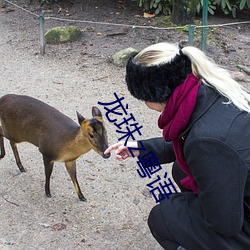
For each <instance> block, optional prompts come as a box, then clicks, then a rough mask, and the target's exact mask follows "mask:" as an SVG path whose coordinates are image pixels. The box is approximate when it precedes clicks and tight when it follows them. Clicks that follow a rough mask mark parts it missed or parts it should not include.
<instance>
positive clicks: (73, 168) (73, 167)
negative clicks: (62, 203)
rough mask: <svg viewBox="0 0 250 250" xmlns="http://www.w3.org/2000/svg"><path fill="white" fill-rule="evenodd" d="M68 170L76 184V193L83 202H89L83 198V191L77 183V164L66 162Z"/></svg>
mask: <svg viewBox="0 0 250 250" xmlns="http://www.w3.org/2000/svg"><path fill="white" fill-rule="evenodd" d="M65 166H66V169H67V171H68V173H69V175H70V178H71V180H72V181H73V183H74V187H75V190H76V193H77V194H78V197H79V199H80V200H81V201H87V200H86V198H85V197H84V196H83V194H82V191H81V189H80V186H79V184H78V181H77V177H76V162H75V161H68V162H65Z"/></svg>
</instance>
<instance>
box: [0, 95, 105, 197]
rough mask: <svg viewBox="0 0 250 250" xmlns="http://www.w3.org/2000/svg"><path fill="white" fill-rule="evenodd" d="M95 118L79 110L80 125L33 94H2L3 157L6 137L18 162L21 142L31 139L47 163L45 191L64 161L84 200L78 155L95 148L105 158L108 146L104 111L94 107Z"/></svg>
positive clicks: (0, 139) (0, 134)
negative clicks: (57, 167) (77, 166)
mask: <svg viewBox="0 0 250 250" xmlns="http://www.w3.org/2000/svg"><path fill="white" fill-rule="evenodd" d="M92 115H93V118H91V119H86V118H84V117H83V116H82V115H81V114H80V113H78V112H77V117H78V122H79V124H80V126H79V125H78V124H77V123H75V122H74V121H73V120H72V119H70V118H69V117H67V116H66V115H64V114H62V113H61V112H60V111H58V110H56V109H55V108H53V107H51V106H49V105H48V104H46V103H44V102H41V101H39V100H37V99H34V98H32V97H29V96H24V95H14V94H9V95H5V96H3V97H1V98H0V120H1V126H0V149H1V154H0V158H3V157H4V156H5V149H4V140H3V137H5V138H7V139H9V141H10V145H11V147H12V150H13V153H14V156H15V159H16V164H17V166H18V168H19V169H20V171H21V172H25V169H24V167H23V165H22V163H21V161H20V157H19V154H18V151H17V146H16V144H17V143H20V142H29V143H32V144H33V145H35V146H37V147H38V148H39V151H40V152H41V153H42V155H43V162H44V167H45V177H46V181H45V193H46V195H47V196H48V197H51V194H50V176H51V173H52V170H53V165H54V162H64V163H65V166H66V169H67V171H68V173H69V175H70V177H71V179H72V181H73V183H74V187H75V189H76V192H77V194H78V197H79V199H80V200H81V201H86V198H85V197H84V196H83V194H82V192H81V189H80V186H79V184H78V181H77V176H76V159H77V158H78V157H79V156H81V155H83V154H85V153H87V152H88V151H90V150H91V149H94V150H95V151H96V152H97V153H98V154H100V155H101V156H102V157H103V158H109V157H110V153H109V154H104V151H105V150H106V149H107V148H108V142H107V141H108V138H107V132H106V129H105V127H104V122H103V120H102V114H101V111H100V110H99V109H98V108H97V107H92Z"/></svg>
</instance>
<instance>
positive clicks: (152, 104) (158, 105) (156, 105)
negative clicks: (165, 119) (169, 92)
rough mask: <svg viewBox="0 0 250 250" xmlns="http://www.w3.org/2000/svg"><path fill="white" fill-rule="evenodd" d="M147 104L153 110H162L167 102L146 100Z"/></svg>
mask: <svg viewBox="0 0 250 250" xmlns="http://www.w3.org/2000/svg"><path fill="white" fill-rule="evenodd" d="M145 104H146V106H147V107H148V108H150V109H152V110H155V111H158V112H162V111H163V110H164V108H165V106H166V104H165V103H157V102H145Z"/></svg>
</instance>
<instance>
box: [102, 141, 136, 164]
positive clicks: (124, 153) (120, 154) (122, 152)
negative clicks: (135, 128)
mask: <svg viewBox="0 0 250 250" xmlns="http://www.w3.org/2000/svg"><path fill="white" fill-rule="evenodd" d="M124 143H125V142H124V141H123V142H118V143H116V144H113V145H111V146H110V147H108V148H107V149H106V150H105V152H104V154H108V153H110V152H111V151H113V150H115V157H116V158H117V159H118V160H120V161H122V160H125V159H126V158H128V157H132V155H131V154H130V152H129V150H128V147H129V148H138V143H137V142H136V141H135V142H127V145H126V146H124ZM132 152H133V154H134V156H135V157H137V156H139V150H136V149H135V150H132Z"/></svg>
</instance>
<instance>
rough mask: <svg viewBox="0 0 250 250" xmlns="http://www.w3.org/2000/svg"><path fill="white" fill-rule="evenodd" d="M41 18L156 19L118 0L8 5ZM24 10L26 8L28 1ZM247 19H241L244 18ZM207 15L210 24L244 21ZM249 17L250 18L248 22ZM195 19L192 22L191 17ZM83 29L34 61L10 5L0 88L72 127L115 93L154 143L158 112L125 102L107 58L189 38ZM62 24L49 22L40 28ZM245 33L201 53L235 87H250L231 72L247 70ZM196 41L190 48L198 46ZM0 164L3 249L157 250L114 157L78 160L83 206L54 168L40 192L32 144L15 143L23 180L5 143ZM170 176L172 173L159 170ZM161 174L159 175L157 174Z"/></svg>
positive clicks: (140, 199)
mask: <svg viewBox="0 0 250 250" xmlns="http://www.w3.org/2000/svg"><path fill="white" fill-rule="evenodd" d="M13 2H14V3H17V2H18V5H20V6H22V7H24V8H25V9H28V10H29V11H31V12H32V13H36V14H39V13H40V12H41V10H45V16H46V17H48V16H51V17H60V18H65V19H71V20H72V19H74V20H88V21H98V22H108V23H117V24H130V25H144V26H149V25H152V24H153V23H154V22H155V21H157V20H158V19H159V17H157V18H153V19H145V18H143V11H142V10H141V9H139V8H138V7H137V6H136V4H135V2H132V1H129V0H127V1H125V0H122V1H118V0H107V1H105V4H103V3H104V1H97V0H85V1H80V0H79V1H71V3H70V4H66V2H67V1H62V2H61V1H60V2H61V3H60V4H55V5H53V7H52V8H49V7H48V6H43V7H40V6H39V5H37V3H35V2H36V1H13ZM27 2H28V3H27ZM246 16H247V15H246ZM246 16H245V17H244V16H242V17H241V18H240V17H238V19H236V20H235V19H231V18H229V17H227V18H225V17H209V23H210V24H212V23H213V24H218V23H229V22H230V23H231V22H239V21H246V20H247V17H246ZM248 16H249V15H248ZM197 19H199V18H197ZM70 24H74V25H78V26H80V27H81V28H82V30H83V31H84V34H83V37H82V38H81V40H80V41H78V42H75V43H67V44H62V45H46V54H45V55H44V56H41V55H40V54H39V23H38V18H37V17H36V16H34V15H32V14H30V13H27V12H25V11H23V10H20V9H17V8H16V7H14V6H12V5H7V6H6V7H5V8H2V9H0V34H1V35H0V62H1V63H0V86H1V96H2V95H4V94H7V93H18V94H25V95H30V96H33V97H36V98H39V99H40V100H43V101H45V102H46V103H48V104H50V105H52V106H54V107H56V108H57V109H59V110H60V111H61V112H63V113H65V114H66V115H68V116H69V117H71V118H72V119H73V120H75V121H77V119H76V114H75V111H76V110H78V111H79V112H80V113H82V114H83V115H84V116H86V117H89V118H90V117H91V107H92V106H94V105H97V106H99V108H100V109H101V110H102V111H103V114H105V113H104V109H103V107H102V106H100V105H98V104H97V103H98V101H100V102H111V101H113V100H114V93H116V94H117V95H118V96H119V97H122V96H124V98H125V99H124V103H127V104H128V105H129V111H130V112H131V113H133V115H134V117H135V118H136V121H137V122H138V123H139V124H140V125H143V129H142V130H141V133H142V136H139V135H135V137H136V139H145V138H151V137H155V136H160V135H161V131H160V130H159V129H158V128H157V118H158V114H157V113H155V112H152V111H149V110H148V109H147V108H146V107H145V105H144V104H143V103H141V102H138V101H137V100H135V99H134V98H133V97H131V96H130V94H129V92H128V91H127V89H126V85H125V81H124V76H125V70H124V68H119V67H116V66H115V65H113V64H112V62H111V60H110V58H111V55H112V54H114V53H115V52H117V51H118V50H120V49H124V48H127V47H134V48H136V49H138V50H140V49H142V48H144V47H145V46H147V45H149V44H152V43H155V42H158V41H170V42H179V41H181V40H187V38H188V34H187V32H180V31H178V30H153V29H148V30H147V29H141V28H131V27H124V26H111V25H105V24H86V23H81V22H73V23H72V22H71V23H70ZM61 25H69V22H65V21H55V20H51V19H47V20H46V26H45V27H46V30H47V29H49V28H52V27H55V26H61ZM249 34H250V25H249V23H248V24H241V25H232V26H227V28H225V27H224V28H222V27H219V28H213V29H209V36H208V42H207V52H208V55H209V56H210V57H212V58H213V59H215V60H216V61H217V62H218V63H219V64H221V65H223V66H226V67H227V68H228V69H230V70H231V71H233V72H236V73H240V82H241V83H242V84H244V85H245V86H246V87H249V83H250V81H249V76H247V75H245V74H243V73H242V72H239V69H238V68H237V67H236V66H237V65H238V64H240V65H245V66H248V67H249V66H250V65H249V58H250V35H249ZM199 39H200V37H199V36H196V39H195V44H196V45H197V46H199V44H200V40H199ZM106 126H107V130H108V135H109V143H110V144H113V143H116V142H117V141H118V138H119V134H118V133H117V132H116V127H115V126H114V124H111V123H109V122H108V121H107V120H106ZM5 145H6V156H5V158H3V159H2V160H1V162H0V164H1V168H0V169H1V175H0V176H1V177H0V221H1V223H0V249H95V250H96V249H119V250H123V249H145V250H146V249H161V248H160V247H159V245H158V244H157V243H156V241H155V240H154V238H153V237H152V236H151V234H150V232H149V229H148V227H147V217H148V214H149V212H150V210H151V208H152V207H153V206H154V205H155V204H156V203H155V200H154V198H153V197H152V196H150V193H149V190H148V189H147V188H146V184H148V183H149V180H148V179H146V178H145V179H142V178H140V177H139V175H138V174H137V172H136V169H137V164H136V159H129V160H127V161H124V162H119V161H117V160H116V159H115V158H114V157H113V156H112V157H111V158H110V159H108V160H104V159H103V158H101V157H100V156H99V155H97V153H95V152H94V151H91V152H89V153H87V154H85V155H83V156H81V157H80V158H79V159H78V160H77V166H78V167H77V171H78V181H79V183H80V186H81V188H82V191H83V193H84V195H85V197H86V198H87V202H81V201H79V200H78V197H77V195H76V193H75V191H74V187H73V184H72V182H71V180H70V177H69V176H68V174H67V172H66V170H65V168H64V165H63V164H62V163H57V164H56V165H55V168H54V171H53V174H52V178H51V192H52V198H50V199H49V198H47V197H46V196H45V194H44V180H45V176H44V168H43V163H42V156H41V154H40V153H39V152H38V150H37V149H36V148H35V147H34V146H32V145H30V144H26V143H23V144H20V145H19V152H20V155H21V160H22V162H23V165H24V166H25V168H26V170H27V172H26V173H20V172H19V169H18V168H17V166H16V164H15V161H14V156H13V154H12V152H11V149H10V146H9V144H8V141H5ZM162 167H163V168H164V170H165V171H166V172H168V173H171V165H163V166H162ZM164 170H161V171H162V175H164Z"/></svg>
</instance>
